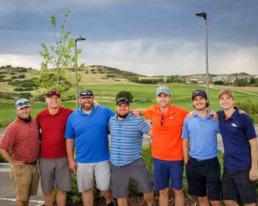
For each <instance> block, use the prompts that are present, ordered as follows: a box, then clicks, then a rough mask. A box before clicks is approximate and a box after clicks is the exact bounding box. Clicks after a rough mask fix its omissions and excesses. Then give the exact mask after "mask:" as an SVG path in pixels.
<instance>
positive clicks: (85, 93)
mask: <svg viewBox="0 0 258 206" xmlns="http://www.w3.org/2000/svg"><path fill="white" fill-rule="evenodd" d="M93 96H94V95H93V92H92V91H91V90H90V89H83V90H82V91H80V98H83V97H93Z"/></svg>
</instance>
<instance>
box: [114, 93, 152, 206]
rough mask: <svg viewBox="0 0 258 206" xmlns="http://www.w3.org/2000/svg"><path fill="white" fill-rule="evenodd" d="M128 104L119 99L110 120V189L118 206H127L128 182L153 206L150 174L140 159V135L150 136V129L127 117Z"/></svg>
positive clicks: (138, 118) (126, 101)
mask: <svg viewBox="0 0 258 206" xmlns="http://www.w3.org/2000/svg"><path fill="white" fill-rule="evenodd" d="M129 110H130V105H129V101H128V100H127V99H126V98H125V97H121V98H119V99H118V100H117V102H116V113H117V114H116V115H115V116H113V117H111V118H110V120H109V130H110V135H111V146H110V161H111V189H112V193H113V197H115V198H117V203H118V206H127V204H128V203H127V197H128V187H129V182H130V179H131V178H132V179H134V180H135V181H136V184H137V188H138V191H139V192H142V193H144V199H145V200H146V202H147V205H148V206H151V205H152V203H153V183H152V178H151V174H150V172H149V171H148V169H147V168H146V166H145V163H144V161H143V159H142V138H143V133H146V134H148V135H150V136H151V135H152V129H151V127H150V126H149V125H148V124H147V123H146V122H145V121H144V120H143V119H142V118H140V117H133V115H132V114H131V113H129Z"/></svg>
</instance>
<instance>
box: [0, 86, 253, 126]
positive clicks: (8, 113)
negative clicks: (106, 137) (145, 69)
mask: <svg viewBox="0 0 258 206" xmlns="http://www.w3.org/2000/svg"><path fill="white" fill-rule="evenodd" d="M167 86H168V87H169V89H170V92H171V104H174V105H177V106H180V107H183V108H185V109H186V110H188V111H192V110H193V107H192V103H191V94H192V92H193V91H194V90H196V89H204V90H205V88H204V87H200V86H198V85H185V84H168V85H167ZM157 87H158V85H90V86H89V85H88V86H82V85H79V91H80V90H81V89H83V88H89V89H92V91H93V93H94V95H95V96H96V100H97V101H98V102H99V103H100V104H101V105H105V106H107V107H109V108H110V109H112V110H113V111H114V109H115V96H116V94H117V93H118V92H119V91H130V92H131V93H132V94H133V97H134V103H132V104H131V109H135V108H148V107H150V106H151V105H153V104H156V101H155V98H156V97H155V91H156V88H157ZM218 92H219V90H218V89H210V109H211V110H214V111H217V110H219V109H220V106H219V102H218V98H217V96H218ZM235 98H236V101H239V102H242V101H246V100H248V99H250V100H252V101H253V102H256V103H258V97H256V96H251V95H248V94H243V93H238V92H235ZM14 103H15V102H13V103H0V127H6V126H7V125H8V124H10V123H11V122H12V121H13V120H14V119H15V118H16V116H17V114H16V112H15V108H14ZM62 106H64V107H67V108H71V109H73V110H74V109H75V101H69V102H62ZM45 108H46V104H45V103H44V102H41V103H39V102H32V112H31V116H32V117H34V118H35V117H36V114H37V113H38V112H39V111H41V110H43V109H45Z"/></svg>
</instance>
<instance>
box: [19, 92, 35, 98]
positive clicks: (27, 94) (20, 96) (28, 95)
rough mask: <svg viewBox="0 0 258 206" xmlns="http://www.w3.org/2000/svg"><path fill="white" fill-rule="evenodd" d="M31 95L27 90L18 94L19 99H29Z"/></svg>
mask: <svg viewBox="0 0 258 206" xmlns="http://www.w3.org/2000/svg"><path fill="white" fill-rule="evenodd" d="M31 97H32V95H31V93H29V92H27V93H20V94H19V99H21V98H25V99H30V98H31Z"/></svg>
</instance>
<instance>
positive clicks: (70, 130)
mask: <svg viewBox="0 0 258 206" xmlns="http://www.w3.org/2000/svg"><path fill="white" fill-rule="evenodd" d="M114 115H115V113H114V112H113V111H112V110H111V109H109V108H108V107H104V106H98V107H93V110H92V111H91V113H90V114H89V115H88V114H85V113H84V112H82V109H81V107H80V108H79V109H77V110H76V111H75V112H73V113H72V114H71V115H70V116H69V118H68V120H67V124H66V131H65V138H67V139H73V138H74V144H75V149H76V161H77V162H80V163H96V162H102V161H105V160H108V159H109V149H108V126H107V125H108V121H109V119H110V117H111V116H114Z"/></svg>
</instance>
